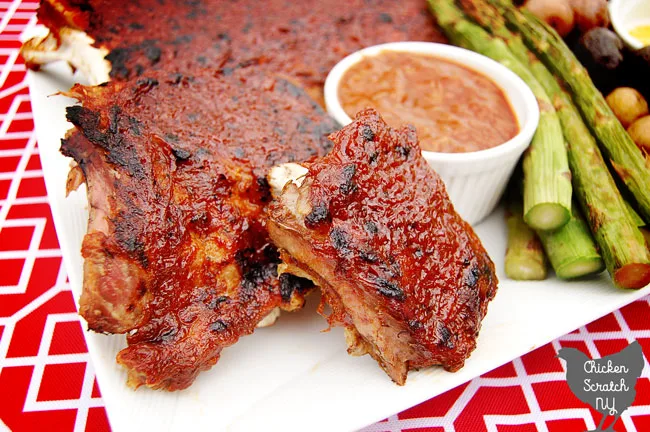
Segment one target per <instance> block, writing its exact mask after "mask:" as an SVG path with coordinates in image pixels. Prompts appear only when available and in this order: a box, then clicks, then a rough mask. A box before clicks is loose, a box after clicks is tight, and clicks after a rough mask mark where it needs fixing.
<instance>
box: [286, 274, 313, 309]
mask: <svg viewBox="0 0 650 432" xmlns="http://www.w3.org/2000/svg"><path fill="white" fill-rule="evenodd" d="M313 287H314V284H313V283H312V282H311V281H310V280H307V279H303V278H300V277H298V276H294V275H292V274H289V273H282V274H281V275H280V294H281V295H282V301H284V302H288V301H289V300H291V296H292V295H293V293H294V292H298V293H301V294H302V293H304V292H306V291H307V290H309V289H310V288H313Z"/></svg>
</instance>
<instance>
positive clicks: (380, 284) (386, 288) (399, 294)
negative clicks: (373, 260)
mask: <svg viewBox="0 0 650 432" xmlns="http://www.w3.org/2000/svg"><path fill="white" fill-rule="evenodd" d="M375 284H376V285H377V291H379V293H380V294H381V295H384V296H386V297H389V298H392V299H395V300H399V301H404V299H405V298H406V295H405V294H404V291H402V289H401V288H400V287H399V286H398V285H397V284H396V283H395V282H391V281H389V280H387V279H384V278H381V277H378V278H377V279H375Z"/></svg>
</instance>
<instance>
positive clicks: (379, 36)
mask: <svg viewBox="0 0 650 432" xmlns="http://www.w3.org/2000/svg"><path fill="white" fill-rule="evenodd" d="M38 16H39V19H40V20H41V21H42V22H44V23H45V24H46V25H48V27H50V28H52V29H54V30H57V29H60V28H62V27H68V28H73V29H78V30H82V31H84V32H86V33H88V34H89V35H90V36H91V37H92V38H93V39H94V40H95V41H96V45H97V46H101V47H104V48H106V49H108V50H109V51H110V53H109V54H108V56H107V59H108V60H109V61H110V62H111V65H112V68H111V70H110V76H111V78H112V79H118V80H124V79H128V78H132V77H137V76H141V75H142V74H143V73H145V72H146V71H149V70H151V69H164V70H167V71H179V72H184V71H187V70H188V69H196V72H195V73H212V72H214V71H215V70H219V69H225V70H226V72H229V71H230V70H232V69H235V68H237V67H240V66H241V65H246V64H249V63H251V62H257V63H259V64H260V65H262V67H263V68H264V69H266V70H268V71H269V72H270V73H272V74H284V75H287V76H290V77H294V78H295V79H296V80H297V81H296V82H299V83H300V84H301V86H302V87H304V88H305V90H306V91H307V92H308V93H309V94H310V95H311V96H312V97H314V99H315V100H316V101H318V102H321V103H322V86H323V83H324V81H325V77H326V76H327V73H328V72H329V70H330V69H331V68H332V67H333V66H334V65H335V64H336V63H337V62H338V61H339V60H341V59H342V58H343V57H345V56H346V55H347V54H350V53H352V52H354V51H356V50H359V49H361V48H363V47H366V46H370V45H375V44H379V43H385V42H396V41H405V40H421V41H443V40H444V38H443V37H442V36H441V34H440V32H439V31H438V30H437V29H436V27H435V26H434V24H433V19H432V17H431V14H430V13H429V12H428V10H427V4H426V2H425V1H424V0H405V1H399V2H393V1H385V0H302V1H290V0H269V1H265V2H263V3H260V2H259V1H254V0H238V1H236V2H233V1H224V0H183V1H170V0H139V1H129V2H116V1H114V0H42V1H41V9H40V10H39V15H38Z"/></svg>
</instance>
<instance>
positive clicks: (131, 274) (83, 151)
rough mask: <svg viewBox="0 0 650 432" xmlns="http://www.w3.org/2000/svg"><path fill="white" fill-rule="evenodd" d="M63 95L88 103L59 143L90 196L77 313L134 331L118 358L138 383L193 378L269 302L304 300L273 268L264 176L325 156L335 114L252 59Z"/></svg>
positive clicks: (174, 385)
mask: <svg viewBox="0 0 650 432" xmlns="http://www.w3.org/2000/svg"><path fill="white" fill-rule="evenodd" d="M69 95H71V96H73V97H76V98H77V99H78V100H79V101H80V102H81V105H78V106H72V107H69V108H68V111H67V117H68V120H69V121H71V122H72V123H73V124H74V125H75V127H76V130H74V131H72V132H71V133H70V134H69V136H68V137H67V138H66V139H64V140H63V145H62V151H63V153H64V154H66V155H68V156H70V157H72V158H74V160H75V161H76V162H77V163H78V168H76V169H75V170H73V171H72V173H73V175H72V176H71V180H70V182H69V186H70V187H71V188H74V186H76V185H77V184H78V183H79V179H85V182H86V184H87V188H88V189H87V194H88V200H89V204H90V218H89V224H88V231H87V234H86V236H85V238H84V241H83V247H82V254H83V256H84V258H85V262H84V281H83V293H82V296H81V299H80V313H81V315H82V316H83V317H84V318H85V319H86V321H87V322H88V326H89V328H90V329H92V330H95V331H99V332H109V333H125V332H126V333H128V335H127V340H128V343H129V346H128V347H127V348H125V349H124V350H123V351H121V352H120V353H119V354H118V362H119V363H121V364H123V365H125V366H126V367H127V368H128V370H129V383H130V384H131V385H132V386H136V387H137V386H140V385H143V384H144V385H147V386H150V387H153V388H165V389H168V390H175V389H181V388H184V387H187V386H188V385H189V384H191V382H192V381H193V380H194V378H195V377H196V375H197V374H198V373H199V372H200V371H202V370H205V369H208V368H209V367H210V366H212V365H213V364H214V363H215V362H216V361H217V359H218V357H219V353H220V351H221V349H223V348H224V347H226V346H229V345H231V344H233V343H234V342H236V341H237V339H238V338H239V337H240V336H242V335H246V334H249V333H251V332H252V331H253V330H254V328H255V326H256V325H257V324H258V322H259V321H260V320H262V319H263V318H264V317H265V316H266V315H267V314H269V313H270V312H271V311H272V310H273V309H274V308H276V307H278V306H282V307H284V308H285V309H293V308H296V307H300V306H301V305H302V302H303V300H302V294H303V293H304V291H305V290H306V289H308V288H309V284H308V283H307V282H306V281H304V280H299V279H298V278H296V277H293V276H288V275H287V276H280V277H279V278H278V276H277V272H276V268H277V264H278V254H277V251H276V249H275V247H274V246H273V245H272V244H271V243H270V241H269V238H268V235H267V231H266V226H265V225H266V222H265V219H264V218H263V217H262V215H263V213H262V211H263V208H264V206H265V205H266V203H267V202H268V201H269V200H270V194H269V188H268V184H267V183H266V180H265V174H266V171H267V170H268V169H269V168H270V167H272V166H274V165H276V164H278V163H283V162H290V161H303V160H311V159H313V158H314V157H316V156H321V155H323V154H325V152H326V151H327V150H328V149H329V147H330V145H331V143H330V142H329V141H328V140H327V134H328V133H329V132H331V131H332V130H333V123H332V121H331V120H330V119H329V118H328V117H327V116H326V115H325V114H324V113H323V111H322V110H321V109H320V107H318V106H317V105H316V104H315V103H314V102H313V101H312V100H311V99H310V98H309V97H308V96H307V95H306V94H305V93H304V92H303V91H302V90H301V89H299V88H297V87H295V86H294V85H293V84H291V83H289V82H288V81H286V80H283V79H278V78H272V77H268V76H258V75H256V74H255V73H248V71H247V70H245V69H242V70H240V71H237V72H236V73H233V74H232V75H231V76H227V77H221V78H220V79H214V78H211V79H208V80H206V79H204V78H202V77H188V76H179V75H178V74H173V73H166V72H162V71H161V72H157V73H154V72H153V71H152V72H151V73H150V74H149V75H148V76H147V77H146V78H139V79H134V80H131V81H115V82H111V83H108V84H106V85H102V86H95V87H83V86H80V85H76V86H75V87H73V88H72V90H71V91H70V92H69ZM204 95H211V97H210V98H206V97H205V96H204ZM161 106H163V107H170V106H173V107H174V109H173V110H172V109H169V108H166V109H165V108H163V109H161V108H160V107H161ZM214 106H218V107H219V109H218V110H215V109H213V107H214ZM276 107H282V109H277V108H276ZM78 170H81V171H82V174H83V175H79V171H78Z"/></svg>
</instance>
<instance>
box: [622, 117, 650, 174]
mask: <svg viewBox="0 0 650 432" xmlns="http://www.w3.org/2000/svg"><path fill="white" fill-rule="evenodd" d="M627 132H628V133H629V134H630V138H632V141H634V142H635V143H636V145H637V146H638V147H639V148H640V149H641V151H642V152H644V153H645V154H646V155H650V115H647V116H645V117H641V118H640V119H638V120H636V121H635V122H634V123H632V124H631V125H630V127H629V128H628V129H627ZM648 169H650V167H648Z"/></svg>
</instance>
